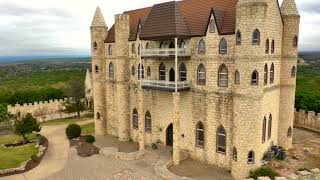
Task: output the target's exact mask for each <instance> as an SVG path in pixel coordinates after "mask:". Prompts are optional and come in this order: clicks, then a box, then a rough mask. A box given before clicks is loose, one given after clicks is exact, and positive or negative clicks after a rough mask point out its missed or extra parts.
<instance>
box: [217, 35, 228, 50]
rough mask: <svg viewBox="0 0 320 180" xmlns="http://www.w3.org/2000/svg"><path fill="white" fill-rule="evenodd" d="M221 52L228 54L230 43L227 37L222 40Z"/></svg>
mask: <svg viewBox="0 0 320 180" xmlns="http://www.w3.org/2000/svg"><path fill="white" fill-rule="evenodd" d="M219 53H220V54H227V53H228V44H227V41H226V39H225V38H222V39H221V41H220V50H219Z"/></svg>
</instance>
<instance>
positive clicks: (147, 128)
mask: <svg viewBox="0 0 320 180" xmlns="http://www.w3.org/2000/svg"><path fill="white" fill-rule="evenodd" d="M151 127H152V124H151V114H150V112H149V111H147V113H146V117H145V132H146V133H151V130H152V129H151Z"/></svg>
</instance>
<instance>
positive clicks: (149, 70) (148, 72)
mask: <svg viewBox="0 0 320 180" xmlns="http://www.w3.org/2000/svg"><path fill="white" fill-rule="evenodd" d="M147 76H148V77H150V76H151V68H150V66H148V68H147Z"/></svg>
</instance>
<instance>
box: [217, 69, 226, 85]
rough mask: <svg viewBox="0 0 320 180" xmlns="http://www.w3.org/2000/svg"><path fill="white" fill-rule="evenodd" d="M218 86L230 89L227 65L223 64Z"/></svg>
mask: <svg viewBox="0 0 320 180" xmlns="http://www.w3.org/2000/svg"><path fill="white" fill-rule="evenodd" d="M218 79H219V80H218V82H219V84H218V86H221V87H228V69H227V67H226V65H224V64H222V65H221V66H220V68H219V77H218Z"/></svg>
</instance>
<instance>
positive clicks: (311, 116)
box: [294, 109, 320, 132]
mask: <svg viewBox="0 0 320 180" xmlns="http://www.w3.org/2000/svg"><path fill="white" fill-rule="evenodd" d="M294 115H295V118H294V126H295V127H302V128H306V129H310V130H314V131H319V132H320V113H315V112H314V111H308V112H306V111H305V110H302V109H300V110H299V111H295V113H294Z"/></svg>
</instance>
